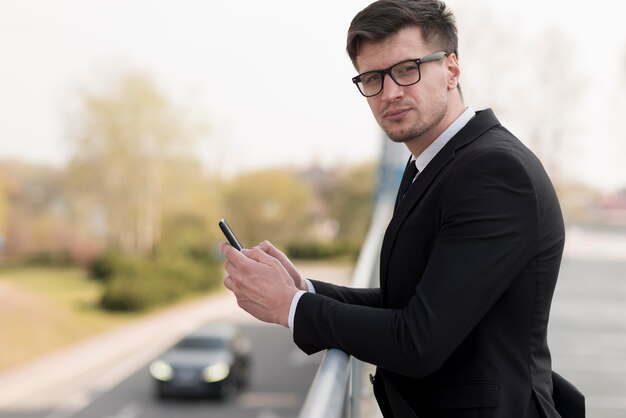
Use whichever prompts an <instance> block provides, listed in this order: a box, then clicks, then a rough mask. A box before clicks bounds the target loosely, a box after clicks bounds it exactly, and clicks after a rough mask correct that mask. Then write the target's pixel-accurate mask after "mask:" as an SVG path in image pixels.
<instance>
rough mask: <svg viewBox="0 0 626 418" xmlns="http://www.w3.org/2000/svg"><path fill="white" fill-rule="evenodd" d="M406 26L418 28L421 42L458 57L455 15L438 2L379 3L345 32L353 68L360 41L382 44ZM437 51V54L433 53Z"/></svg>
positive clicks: (403, 0) (398, 0)
mask: <svg viewBox="0 0 626 418" xmlns="http://www.w3.org/2000/svg"><path fill="white" fill-rule="evenodd" d="M407 26H418V27H419V28H420V29H421V31H422V36H423V37H424V41H426V42H428V43H429V44H432V45H434V46H436V47H437V48H436V49H437V50H438V51H445V52H448V53H454V54H455V55H456V56H457V57H458V55H459V54H458V35H457V30H456V22H455V19H454V15H453V14H452V12H451V11H450V9H448V8H447V7H446V5H445V3H443V2H442V1H440V0H379V1H377V2H374V3H372V4H370V5H369V6H367V7H366V8H365V9H363V10H361V11H360V12H359V13H358V14H357V15H356V16H355V17H354V19H352V23H351V24H350V29H349V30H348V45H347V48H346V49H347V51H348V55H349V56H350V59H351V60H352V63H353V64H354V65H355V66H356V57H357V55H358V53H359V46H360V45H361V41H363V40H368V41H374V42H376V41H381V40H383V39H385V38H387V37H388V36H390V35H392V34H394V33H396V32H398V31H399V30H400V29H403V28H405V27H407ZM435 52H436V51H435Z"/></svg>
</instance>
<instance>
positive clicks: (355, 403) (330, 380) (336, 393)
mask: <svg viewBox="0 0 626 418" xmlns="http://www.w3.org/2000/svg"><path fill="white" fill-rule="evenodd" d="M392 209H393V201H392V199H391V198H379V199H378V202H377V203H376V206H375V207H374V213H373V215H372V222H371V225H370V229H369V231H368V233H367V237H366V238H365V241H364V243H363V247H362V248H361V252H360V254H359V258H358V260H357V263H356V266H355V269H354V273H353V274H352V287H370V286H371V285H372V282H373V281H375V280H376V281H377V278H378V261H379V253H380V246H381V243H382V240H383V236H384V234H385V229H386V227H387V223H388V222H389V218H390V217H391V213H392ZM350 366H351V367H350ZM361 370H362V364H361V362H360V361H358V360H356V359H354V358H351V357H350V356H349V355H348V354H346V353H344V352H343V351H341V350H337V349H329V350H327V351H326V354H325V355H324V359H323V360H322V363H321V364H320V366H319V368H318V370H317V374H316V375H315V379H314V380H313V383H312V384H311V387H310V388H309V392H308V394H307V397H306V399H305V401H304V405H303V407H302V410H301V411H300V415H299V418H340V417H352V418H356V417H358V416H360V406H359V404H360V393H361V385H362V383H361V375H362V372H361Z"/></svg>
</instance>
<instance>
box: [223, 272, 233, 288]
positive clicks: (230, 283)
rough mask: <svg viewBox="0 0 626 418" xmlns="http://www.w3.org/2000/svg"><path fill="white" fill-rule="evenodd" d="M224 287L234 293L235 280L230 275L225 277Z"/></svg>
mask: <svg viewBox="0 0 626 418" xmlns="http://www.w3.org/2000/svg"><path fill="white" fill-rule="evenodd" d="M224 287H225V288H226V289H228V290H230V291H231V292H232V291H233V278H232V277H230V275H228V276H226V277H224Z"/></svg>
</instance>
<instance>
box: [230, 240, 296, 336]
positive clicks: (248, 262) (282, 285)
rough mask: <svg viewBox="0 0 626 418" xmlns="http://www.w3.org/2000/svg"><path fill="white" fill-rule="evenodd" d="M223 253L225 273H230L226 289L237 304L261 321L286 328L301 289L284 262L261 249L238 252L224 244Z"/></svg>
mask: <svg viewBox="0 0 626 418" xmlns="http://www.w3.org/2000/svg"><path fill="white" fill-rule="evenodd" d="M220 250H221V251H222V253H223V254H224V256H225V257H226V262H225V263H224V269H225V270H226V272H227V273H228V276H226V277H225V278H224V286H226V288H227V289H228V290H230V291H232V292H233V294H234V295H235V297H236V298H237V304H238V305H239V306H240V307H241V308H242V309H243V310H245V311H246V312H248V313H249V314H251V315H252V316H254V317H255V318H257V319H260V320H261V321H264V322H271V323H276V324H280V325H283V326H285V327H287V326H288V317H289V308H290V307H291V301H292V300H293V296H294V295H295V294H296V292H297V291H298V289H297V288H296V285H295V283H294V279H293V278H292V276H291V275H290V273H288V272H287V270H286V269H285V267H283V265H282V264H281V262H280V261H279V260H278V259H276V258H274V257H272V256H271V255H269V254H268V253H266V252H265V251H263V250H262V249H261V248H259V247H255V248H252V249H244V250H242V251H241V252H239V251H237V250H236V249H235V248H233V247H232V246H231V245H230V244H227V243H222V244H221V245H220ZM285 259H286V257H285ZM287 261H288V260H287ZM292 267H293V266H292ZM294 271H295V269H294Z"/></svg>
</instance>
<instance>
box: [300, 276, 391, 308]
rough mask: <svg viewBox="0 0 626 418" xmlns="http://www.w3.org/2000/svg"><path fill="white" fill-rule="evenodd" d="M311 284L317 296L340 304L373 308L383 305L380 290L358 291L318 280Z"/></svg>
mask: <svg viewBox="0 0 626 418" xmlns="http://www.w3.org/2000/svg"><path fill="white" fill-rule="evenodd" d="M309 280H311V279H309ZM311 282H312V283H313V286H314V287H315V292H316V293H317V294H320V295H324V296H328V297H329V298H331V299H334V300H337V301H339V302H344V303H349V304H353V305H365V306H373V307H380V305H381V299H380V288H367V289H356V288H352V287H346V286H338V285H334V284H331V283H325V282H321V281H318V280H311Z"/></svg>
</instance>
